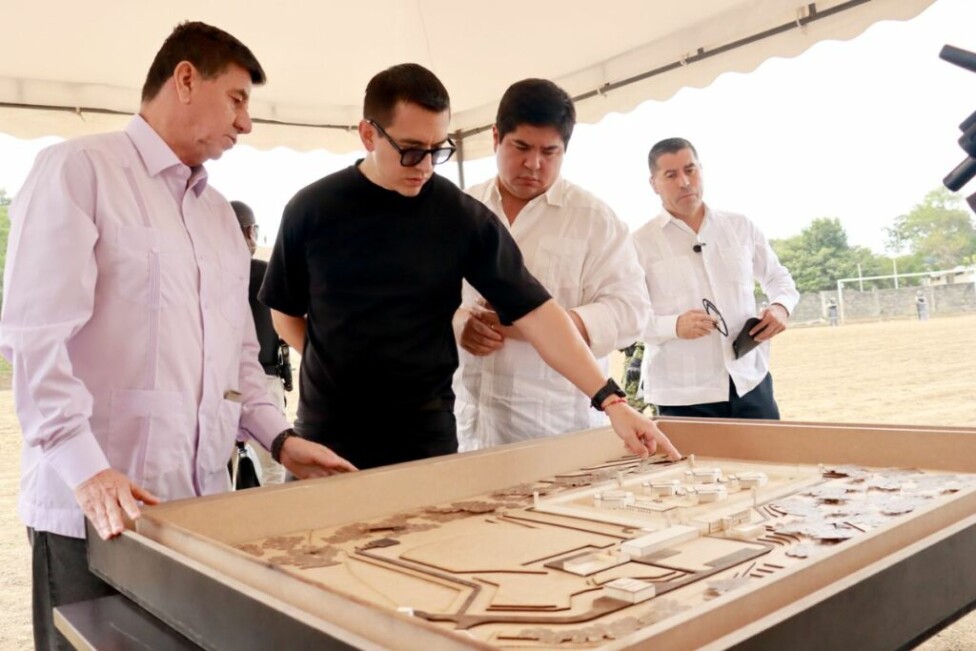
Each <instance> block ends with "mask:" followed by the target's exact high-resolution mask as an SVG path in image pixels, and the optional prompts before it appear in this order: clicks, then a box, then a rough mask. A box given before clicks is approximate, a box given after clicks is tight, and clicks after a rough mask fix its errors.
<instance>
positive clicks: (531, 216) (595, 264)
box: [454, 179, 648, 451]
mask: <svg viewBox="0 0 976 651" xmlns="http://www.w3.org/2000/svg"><path fill="white" fill-rule="evenodd" d="M467 192H468V194H470V195H471V196H473V197H475V198H476V199H478V200H480V201H481V202H482V203H484V204H485V205H487V206H488V207H489V208H491V209H492V211H494V213H495V214H496V215H497V216H498V217H499V219H500V220H501V221H502V223H503V224H505V226H507V227H508V226H509V223H508V220H507V219H506V218H505V216H504V215H505V213H504V211H503V210H502V206H501V194H500V193H499V191H498V183H497V179H492V180H490V181H488V182H486V183H482V184H480V185H477V186H474V187H472V188H469V189H468V190H467ZM509 230H510V232H511V234H512V237H513V238H514V239H515V241H516V242H517V243H518V246H519V249H520V250H521V252H522V255H523V257H524V258H525V265H526V267H527V268H528V269H529V271H530V272H532V275H534V276H535V277H536V278H537V279H538V280H539V282H541V283H542V284H543V285H544V286H545V288H546V289H547V290H548V291H549V292H550V293H551V294H552V296H553V298H554V299H555V300H556V302H557V303H559V305H561V306H562V307H563V308H565V309H567V310H572V311H573V312H575V313H576V314H577V315H578V316H579V317H580V319H581V320H582V321H583V323H584V324H585V326H586V330H587V332H588V334H589V337H590V348H591V350H592V351H593V355H594V356H595V357H597V358H598V359H599V360H600V363H601V365H602V366H603V368H604V371H606V370H607V366H608V365H607V360H606V356H607V355H608V354H609V353H610V352H611V351H613V350H616V349H618V348H623V347H625V346H628V345H630V344H631V343H633V342H634V341H635V340H636V339H637V338H638V337H639V335H640V332H641V327H642V326H643V324H644V321H645V319H646V318H647V314H648V311H647V310H648V302H647V294H646V291H645V288H644V281H643V277H644V276H643V272H642V271H641V268H640V266H639V264H638V262H637V256H636V252H635V251H634V247H633V241H632V240H631V237H630V233H629V231H628V229H627V226H626V225H625V224H624V223H623V222H621V221H620V220H619V219H617V217H616V216H615V215H614V213H613V211H612V210H611V209H610V207H609V206H607V205H606V204H605V203H603V202H602V201H600V200H599V199H597V198H596V197H595V196H593V195H592V194H590V193H589V192H587V191H585V190H583V189H582V188H579V187H577V186H575V185H573V184H571V183H569V182H568V181H565V180H563V179H559V180H558V181H556V183H554V184H553V186H552V187H551V188H549V190H548V192H546V193H544V194H542V195H540V196H538V197H536V198H535V199H533V200H532V201H530V202H529V203H528V204H527V205H526V206H525V207H524V208H523V209H522V211H521V212H520V213H519V215H518V217H517V218H516V219H515V223H514V224H512V225H511V226H510V227H509ZM480 299H481V297H480V296H479V295H478V293H477V292H476V291H475V290H474V289H473V288H472V287H470V286H469V285H468V284H467V283H465V286H464V293H463V302H464V304H465V305H471V304H476V303H477V302H478V301H479V300H480ZM459 355H460V362H461V365H460V368H459V370H458V373H457V374H456V375H455V379H454V391H455V393H456V394H457V403H456V406H455V415H456V416H457V421H458V423H457V424H458V441H459V444H460V449H461V450H462V451H466V450H475V449H479V448H483V447H489V446H493V445H500V444H503V443H511V442H514V441H521V440H524V439H530V438H539V437H543V436H552V435H555V434H562V433H565V432H575V431H579V430H583V429H588V428H590V427H597V426H601V425H603V424H605V423H606V418H605V416H604V415H603V414H602V413H601V412H597V411H596V410H594V409H593V408H592V407H590V401H589V398H588V397H587V396H585V395H583V394H582V393H580V391H579V390H578V389H577V388H576V387H574V386H573V385H572V384H571V383H570V382H569V381H568V380H566V379H565V378H563V377H562V376H561V375H559V373H557V372H556V371H554V370H553V369H551V368H549V366H548V365H546V363H545V362H544V361H542V358H541V357H539V355H538V353H536V351H535V349H533V348H532V346H531V345H530V344H528V343H527V342H524V341H515V340H511V339H510V340H506V341H505V345H504V347H503V348H502V349H501V350H499V351H496V352H494V353H492V354H490V355H487V356H485V357H478V356H475V355H471V354H470V353H467V352H465V351H464V350H460V351H459Z"/></svg>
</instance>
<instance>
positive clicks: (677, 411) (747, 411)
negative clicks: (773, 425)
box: [657, 373, 779, 420]
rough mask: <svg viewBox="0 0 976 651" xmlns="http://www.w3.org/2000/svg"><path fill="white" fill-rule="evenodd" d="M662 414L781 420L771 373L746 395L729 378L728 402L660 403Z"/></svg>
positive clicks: (660, 412) (659, 409)
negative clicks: (737, 391) (741, 394)
mask: <svg viewBox="0 0 976 651" xmlns="http://www.w3.org/2000/svg"><path fill="white" fill-rule="evenodd" d="M657 409H658V413H659V414H660V415H661V416H689V417H693V418H759V419H763V420H779V407H778V406H777V405H776V399H775V398H774V397H773V376H772V375H770V374H769V373H767V374H766V377H764V378H763V381H762V382H760V383H759V384H758V385H756V388H755V389H753V390H752V391H750V392H749V393H747V394H746V395H744V396H739V395H738V394H737V393H736V392H735V384H734V383H733V382H732V378H729V399H728V401H727V402H703V403H701V404H698V405H673V406H669V405H658V406H657Z"/></svg>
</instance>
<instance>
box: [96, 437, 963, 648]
mask: <svg viewBox="0 0 976 651" xmlns="http://www.w3.org/2000/svg"><path fill="white" fill-rule="evenodd" d="M662 427H663V428H664V429H665V430H666V431H667V432H668V433H669V435H671V436H672V439H673V440H675V442H676V443H677V444H678V445H679V447H680V448H681V449H682V450H683V451H685V452H689V453H694V454H692V455H690V456H689V457H688V458H686V459H684V460H682V461H680V462H674V463H672V462H668V461H666V460H663V459H652V460H650V461H648V462H641V461H640V460H638V459H636V458H633V457H621V456H620V451H621V447H620V443H619V440H618V439H617V438H616V436H615V435H614V434H613V433H612V432H611V431H609V430H594V431H591V432H584V433H580V434H574V435H569V436H564V437H559V438H556V439H550V440H547V441H540V442H533V443H529V444H519V445H515V446H506V447H504V448H496V449H493V450H487V451H483V452H479V453H474V454H467V455H457V456H453V457H444V458H439V459H433V460H428V461H424V462H416V463H412V464H404V465H402V466H397V467H390V468H382V469H377V470H373V471H368V472H364V473H358V474H354V475H349V476H342V477H335V478H330V479H326V480H318V481H314V482H300V483H295V484H290V485H287V486H283V487H273V488H267V489H260V490H257V491H247V492H244V493H238V494H233V495H227V496H220V497H214V498H204V499H199V500H190V501H183V502H174V503H171V504H166V505H162V506H160V507H155V508H152V509H147V511H146V514H145V516H144V517H143V518H142V519H141V520H140V521H139V526H138V528H137V530H138V533H134V532H131V533H126V534H125V535H124V536H123V539H124V542H121V543H120V544H118V545H117V544H116V543H109V544H107V545H102V544H93V546H92V548H93V549H92V563H93V567H94V568H95V569H96V571H101V573H103V575H105V576H106V577H107V578H108V579H109V580H110V581H112V582H113V583H115V584H117V585H119V587H120V588H121V589H122V590H123V591H124V592H127V594H129V595H130V596H132V597H133V598H135V599H136V600H137V601H139V602H140V603H141V604H142V605H144V606H145V607H147V608H148V609H149V610H152V611H154V612H156V613H157V614H158V615H159V616H160V617H161V618H163V619H164V620H167V619H169V620H171V621H172V620H175V621H176V622H177V623H179V624H181V625H182V626H183V627H184V630H186V632H188V633H189V635H190V637H191V639H194V641H196V642H198V643H201V644H203V645H204V646H209V647H211V648H217V647H221V646H226V645H227V643H228V642H230V641H231V640H230V638H229V637H227V636H228V635H230V633H229V632H227V631H226V629H224V628H212V627H208V625H207V624H201V623H192V624H188V623H187V621H188V620H193V619H194V618H193V617H192V616H187V615H186V614H179V613H177V614H174V609H175V611H179V612H182V611H186V610H187V608H186V607H185V604H186V603H187V600H189V601H190V602H192V601H194V597H195V596H196V597H199V596H200V595H202V594H204V592H205V590H203V589H202V588H200V587H194V585H185V586H169V589H167V590H161V589H160V588H159V584H158V582H159V581H165V580H166V579H165V578H164V577H163V576H160V575H159V574H160V573H166V574H171V573H172V574H174V575H179V574H180V572H182V570H180V571H176V572H171V571H169V570H157V576H155V578H153V577H151V576H142V577H141V578H140V577H133V573H132V572H131V566H130V571H124V570H123V569H122V568H121V566H120V563H119V559H118V558H113V557H115V556H116V555H118V554H122V555H123V556H124V555H125V554H126V553H127V552H131V553H132V554H134V556H133V557H131V559H130V560H132V561H133V562H137V563H138V562H139V560H137V559H145V558H149V559H150V564H153V563H157V562H159V560H160V557H162V558H165V559H166V560H165V561H163V562H164V564H169V565H170V566H180V567H190V568H191V569H192V570H193V573H195V575H197V576H200V575H202V576H205V578H204V579H200V578H194V579H188V580H192V582H193V583H194V584H197V583H200V582H201V581H202V582H203V583H206V584H207V585H208V586H209V587H208V588H207V589H209V590H212V589H214V586H223V587H224V594H227V595H231V596H230V597H228V599H231V600H233V599H241V598H245V599H246V600H247V601H249V602H252V603H261V604H263V608H264V609H266V610H269V611H270V612H274V613H278V614H279V615H280V616H281V617H283V618H285V620H286V623H284V624H283V625H282V630H281V631H280V634H281V635H282V636H283V637H281V638H280V640H290V641H292V642H294V641H295V640H296V637H295V636H296V635H298V636H299V638H301V636H302V635H306V634H307V635H308V636H310V639H314V638H315V636H316V632H318V633H319V634H320V635H322V636H323V637H324V638H327V639H331V640H338V641H342V642H344V643H346V644H349V645H351V646H356V647H371V646H378V647H396V648H425V649H427V648H462V647H476V648H489V647H490V648H509V647H512V648H566V649H573V648H627V647H630V646H640V645H643V644H650V643H653V644H654V645H664V646H665V647H666V648H699V647H702V646H706V645H709V644H712V645H714V646H715V647H717V648H718V647H727V646H730V645H732V644H736V643H739V642H743V641H746V640H748V639H749V638H753V639H758V638H756V637H754V636H757V635H762V634H766V635H769V634H771V633H770V631H773V633H772V634H775V630H776V624H777V623H779V622H782V621H784V620H787V619H790V618H793V619H795V616H796V615H798V614H802V613H803V612H805V611H806V610H809V609H811V606H812V605H813V604H815V603H818V602H823V601H825V600H826V601H829V600H830V598H831V597H835V596H837V595H841V594H846V593H850V594H854V592H855V591H852V590H851V589H850V588H851V587H852V586H853V585H855V584H856V582H855V583H853V584H852V583H851V580H852V577H853V576H855V573H856V572H861V573H863V572H865V571H866V570H867V569H868V568H872V567H873V568H874V570H873V572H872V574H879V576H884V575H885V574H884V570H885V568H887V567H890V566H894V565H896V564H897V563H898V562H899V561H900V560H903V557H904V555H905V554H906V553H907V554H912V553H915V552H921V551H923V550H927V549H929V548H933V549H938V548H939V547H936V546H935V545H936V543H937V542H938V541H939V540H941V539H942V538H945V537H946V536H948V535H950V534H951V533H953V532H962V531H965V532H970V533H972V532H976V521H973V522H969V521H967V516H968V518H969V520H973V516H972V515H971V514H973V513H974V512H976V508H974V507H976V474H974V472H976V454H973V453H974V452H976V436H973V434H974V433H973V432H963V431H960V430H923V429H920V428H890V429H881V428H872V427H860V428H852V427H840V426H829V425H828V426H825V425H802V424H782V423H743V422H733V421H725V422H723V421H690V420H675V421H668V422H664V423H662ZM916 444H918V448H917V449H919V450H922V452H920V453H919V454H912V453H911V451H912V450H913V446H914V445H916ZM706 455H707V456H706ZM912 457H914V460H915V461H916V462H917V463H912V460H913V459H912ZM871 459H874V461H872V460H871ZM821 462H822V463H821ZM926 541H928V542H926ZM913 546H914V547H917V549H914V550H913ZM112 548H115V549H112ZM900 555H901V556H900ZM959 562H963V561H962V558H961V557H958V558H957V557H956V556H955V555H951V554H948V552H947V555H946V556H945V558H943V559H941V560H940V561H939V562H938V563H935V564H934V565H931V567H932V572H933V573H936V574H938V573H939V572H951V571H952V569H953V564H954V563H959ZM966 562H970V561H966ZM970 563H971V562H970ZM174 564H175V565H174ZM956 569H957V573H959V572H960V571H961V573H962V575H963V576H964V577H966V578H965V579H964V581H963V586H961V587H960V588H959V589H958V590H957V591H956V592H957V593H958V594H957V595H956V596H955V600H956V601H959V602H964V603H959V604H958V605H955V606H951V607H952V608H959V607H962V606H963V605H965V603H968V601H970V600H972V599H976V576H973V569H972V566H971V565H970V567H969V568H956ZM865 578H867V577H866V576H863V577H861V579H860V580H864V579H865ZM170 582H172V581H171V580H170ZM896 583H898V581H896ZM899 589H900V591H901V595H900V597H901V598H903V599H905V600H906V603H910V602H911V601H912V600H914V599H918V600H924V599H927V598H928V597H927V596H926V595H924V594H914V595H913V594H912V592H911V586H909V585H907V584H906V585H901V586H900V588H899ZM811 600H812V601H811ZM174 602H178V603H174ZM803 602H809V603H803ZM227 603H228V605H227V607H228V608H230V609H234V610H236V611H238V614H240V613H239V609H240V608H241V607H240V606H233V605H232V604H231V603H230V602H227ZM201 606H202V604H198V605H197V606H196V608H200V607H201ZM210 607H211V608H213V605H211V606H210ZM939 607H940V608H943V609H944V608H947V607H949V606H945V605H940V606H939ZM192 610H193V609H192V608H191V609H190V611H192ZM922 610H926V609H925V608H923V609H922ZM161 611H168V612H161ZM950 614H951V612H944V613H941V615H942V617H946V616H948V615H950ZM875 615H876V614H875V613H872V612H870V611H865V612H863V613H850V616H851V617H852V618H858V619H860V622H859V625H861V626H865V625H869V627H871V626H870V623H871V618H872V617H874V616H875ZM889 616H891V615H889ZM893 616H894V617H896V618H902V619H904V618H906V617H907V618H908V619H911V617H909V616H908V615H907V613H906V614H901V613H893ZM238 621H239V622H240V621H241V620H240V619H238ZM288 621H290V622H291V623H290V624H289V623H288ZM854 623H855V622H854V620H853V619H852V621H850V622H844V623H842V625H843V626H845V627H847V626H853V624H854ZM919 625H924V626H926V627H927V626H931V625H932V623H922V624H914V625H913V626H915V627H916V628H917V626H919ZM883 626H887V625H886V624H885V625H883ZM923 630H924V629H923ZM920 632H922V631H919V630H916V631H908V632H906V633H900V635H902V636H904V635H906V634H907V635H908V636H909V637H913V636H914V635H917V634H919V633H920ZM886 634H888V633H887V632H886V631H884V630H882V631H880V632H879V636H878V637H876V638H873V639H875V640H876V641H881V640H882V639H883V636H884V635H886ZM216 637H219V638H220V639H219V640H218V639H215V638H216ZM252 639H253V640H255V641H256V640H257V638H252ZM841 639H842V640H844V638H841ZM853 639H854V638H853V637H852V638H849V640H848V641H853ZM820 641H821V642H822V641H824V639H821V640H820ZM903 641H904V640H903ZM262 643H263V642H262ZM234 644H235V645H236V644H239V642H236V641H234ZM257 646H260V645H257ZM817 646H823V645H822V644H819V643H818V644H817ZM843 646H849V645H848V644H843Z"/></svg>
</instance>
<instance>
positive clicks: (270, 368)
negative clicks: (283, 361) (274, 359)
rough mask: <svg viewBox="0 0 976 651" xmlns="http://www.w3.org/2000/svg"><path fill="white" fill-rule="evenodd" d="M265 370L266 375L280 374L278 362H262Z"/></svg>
mask: <svg viewBox="0 0 976 651" xmlns="http://www.w3.org/2000/svg"><path fill="white" fill-rule="evenodd" d="M261 366H262V368H264V372H265V374H266V375H275V376H276V375H278V365H277V364H262V365H261Z"/></svg>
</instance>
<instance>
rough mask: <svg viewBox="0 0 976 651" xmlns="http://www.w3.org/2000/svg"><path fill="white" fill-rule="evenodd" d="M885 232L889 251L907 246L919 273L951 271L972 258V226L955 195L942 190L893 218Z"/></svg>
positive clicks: (975, 247) (975, 246)
mask: <svg viewBox="0 0 976 651" xmlns="http://www.w3.org/2000/svg"><path fill="white" fill-rule="evenodd" d="M887 232H888V248H889V250H892V251H894V252H895V253H901V250H902V249H903V248H905V247H907V249H908V253H909V254H910V256H911V257H912V258H913V259H914V260H915V261H916V263H917V264H918V265H919V266H921V267H922V270H925V269H951V268H953V267H955V266H956V265H960V264H966V260H967V259H972V258H973V256H974V255H976V224H974V223H973V218H972V216H971V215H970V213H969V211H968V210H966V208H965V207H964V205H963V203H962V199H961V198H960V197H959V195H956V194H953V193H952V192H949V190H947V189H946V188H943V187H940V188H937V189H935V190H932V191H931V192H929V193H928V194H927V195H925V198H924V199H923V200H922V202H921V203H919V204H916V205H915V207H914V208H912V211H911V212H910V213H908V214H907V215H901V216H900V217H898V218H896V219H895V222H894V225H893V226H892V227H891V228H889V229H887ZM900 270H901V267H900V266H899V271H900Z"/></svg>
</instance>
